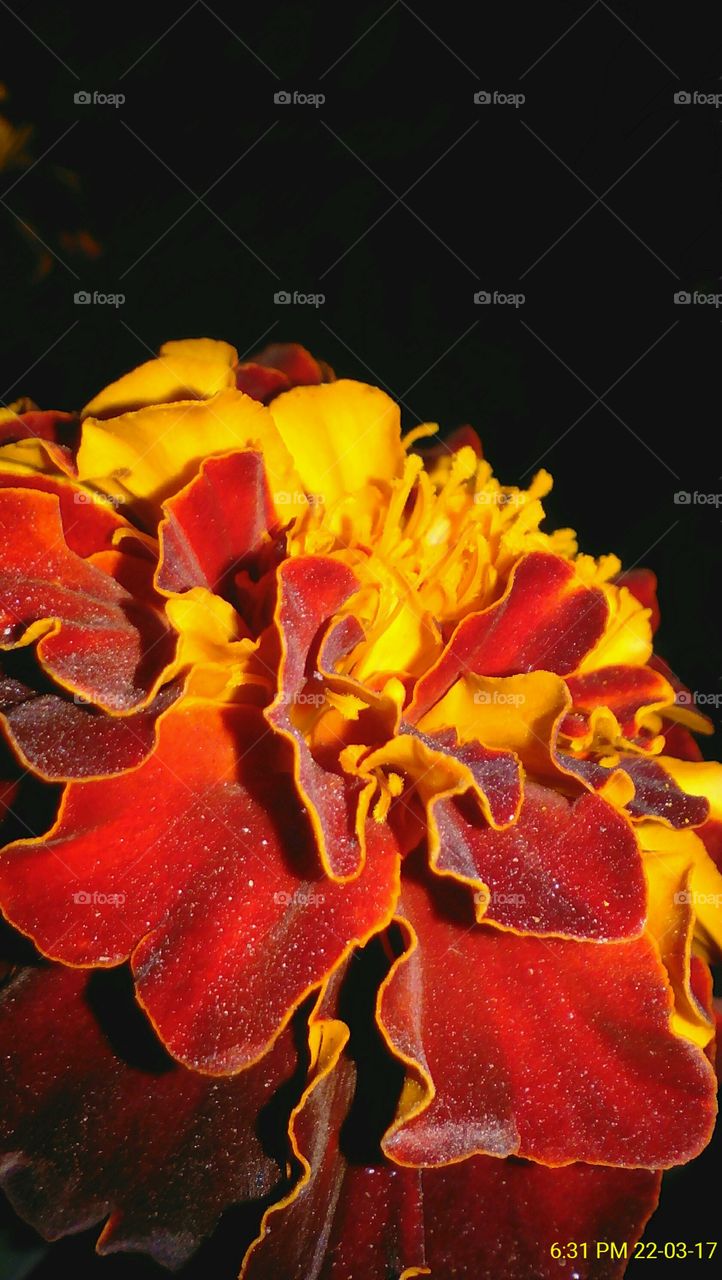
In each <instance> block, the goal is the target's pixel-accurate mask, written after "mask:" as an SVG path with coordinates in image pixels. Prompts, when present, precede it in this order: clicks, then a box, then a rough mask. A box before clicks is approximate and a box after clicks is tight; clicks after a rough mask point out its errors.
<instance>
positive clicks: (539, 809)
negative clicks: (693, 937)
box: [434, 782, 646, 939]
mask: <svg viewBox="0 0 722 1280" xmlns="http://www.w3.org/2000/svg"><path fill="white" fill-rule="evenodd" d="M434 816H435V818H436V823H437V826H438V830H439V836H440V840H441V845H440V850H439V854H438V858H437V860H436V861H437V866H438V869H439V870H440V871H445V872H448V873H451V874H453V875H455V876H458V877H459V878H461V879H464V880H467V881H469V882H470V883H471V884H474V885H476V886H478V887H480V888H482V890H484V889H486V890H488V893H486V892H484V893H483V896H482V898H481V904H482V907H483V906H486V912H485V918H486V919H487V920H493V921H495V922H496V923H497V924H500V925H502V926H504V927H505V928H507V929H515V930H519V931H520V932H523V933H533V934H537V935H539V934H561V935H563V936H566V937H573V938H589V939H613V938H627V937H635V936H636V935H638V934H639V933H640V932H641V930H642V929H643V928H644V921H645V916H646V891H645V880H644V872H643V870H642V861H641V858H640V855H639V851H638V847H637V841H636V839H635V836H634V833H633V831H632V828H631V825H630V824H629V822H628V821H625V819H624V818H623V817H622V815H621V814H620V813H618V812H617V811H616V810H615V809H613V808H612V807H611V805H609V804H607V802H606V801H605V800H602V799H601V798H600V797H599V796H591V795H584V796H581V797H580V798H579V799H578V800H577V801H576V802H575V803H574V804H572V803H571V802H570V801H569V800H567V799H566V798H565V797H564V796H562V795H559V794H558V792H556V791H552V790H550V789H549V788H548V787H540V786H537V785H536V784H535V783H532V782H527V784H526V787H525V790H524V803H523V805H522V808H521V813H520V815H519V819H518V821H517V822H516V823H515V824H514V825H513V826H511V827H507V828H506V829H505V830H503V831H495V830H494V829H493V828H492V827H489V826H486V824H484V823H483V821H482V820H480V818H479V817H478V816H477V815H476V814H475V813H474V812H473V810H471V808H470V806H469V805H468V804H465V803H464V801H463V800H461V801H457V800H447V801H442V802H441V803H440V804H437V805H436V807H435V809H434ZM478 896H479V895H477V897H478ZM487 903H488V905H487Z"/></svg>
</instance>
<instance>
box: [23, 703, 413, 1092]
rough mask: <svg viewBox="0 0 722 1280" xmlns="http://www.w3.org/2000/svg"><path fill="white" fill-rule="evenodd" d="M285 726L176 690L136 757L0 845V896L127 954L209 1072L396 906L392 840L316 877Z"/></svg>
mask: <svg viewBox="0 0 722 1280" xmlns="http://www.w3.org/2000/svg"><path fill="white" fill-rule="evenodd" d="M278 746H279V744H278V740H277V739H275V738H274V737H273V736H272V735H271V734H270V733H269V732H268V729H267V727H266V726H265V724H264V721H263V719H262V717H261V715H260V713H259V712H258V711H256V710H254V709H253V708H248V707H241V706H232V705H229V706H214V705H211V704H204V703H200V702H198V703H196V702H193V701H191V702H190V703H185V702H181V703H180V704H179V705H178V706H177V707H174V708H173V709H172V710H171V711H169V712H168V714H167V715H165V716H164V717H163V718H162V720H161V722H160V727H159V732H158V745H157V747H156V750H155V751H154V753H153V754H152V755H151V756H150V757H149V759H148V760H146V761H145V763H144V764H142V765H141V766H140V768H138V769H135V770H134V771H132V772H129V773H125V774H122V775H120V776H118V777H116V778H109V779H106V780H103V781H93V782H80V783H71V784H70V785H69V786H68V787H67V788H66V790H65V793H64V797H63V802H62V805H61V809H60V812H59V815H58V819H57V822H56V824H55V826H54V827H53V829H52V830H51V831H50V832H49V833H48V835H47V836H46V837H45V838H44V840H41V841H37V840H27V841H26V840H22V841H18V842H17V843H16V844H14V845H10V846H9V847H8V848H7V849H6V850H5V851H4V853H3V854H2V856H0V903H2V907H3V910H4V912H5V913H6V915H7V917H8V919H9V920H10V921H11V922H12V923H13V924H15V925H16V926H17V927H18V928H19V929H21V931H22V932H23V933H26V934H28V935H30V937H31V938H32V939H33V941H34V942H35V943H36V945H37V946H38V947H39V948H40V950H41V951H42V952H43V953H44V954H46V955H48V956H50V957H51V958H53V959H57V960H60V961H62V962H63V963H65V964H71V965H81V966H85V965H88V966H90V965H94V966H108V965H115V964H119V963H120V962H121V961H123V960H126V959H128V958H129V957H132V964H133V970H134V973H135V979H136V988H137V993H138V998H139V1000H140V1002H141V1004H142V1005H143V1006H144V1007H145V1008H146V1009H147V1011H148V1013H149V1015H150V1017H151V1019H152V1020H153V1022H154V1024H155V1026H156V1028H157V1030H158V1033H159V1035H160V1037H161V1039H162V1040H163V1042H164V1044H165V1045H166V1046H167V1048H168V1049H169V1051H170V1052H171V1053H172V1054H173V1056H174V1057H175V1058H177V1059H178V1060H179V1061H181V1062H183V1063H185V1064H186V1065H187V1066H189V1067H192V1068H195V1069H197V1070H201V1071H206V1072H209V1073H213V1074H223V1073H227V1072H233V1071H239V1070H242V1069H244V1068H246V1067H248V1066H250V1065H251V1064H252V1063H253V1062H255V1061H257V1060H258V1059H259V1058H260V1057H261V1056H262V1055H263V1053H265V1052H266V1051H267V1049H268V1047H269V1046H270V1045H271V1044H272V1043H273V1041H274V1040H275V1038H276V1037H277V1035H278V1034H279V1032H280V1030H281V1028H282V1027H283V1026H284V1025H285V1024H286V1023H287V1022H288V1020H289V1018H290V1016H291V1014H292V1013H293V1011H294V1010H295V1008H296V1007H297V1006H298V1004H299V1003H300V1001H301V1000H302V999H303V998H304V997H305V996H306V994H307V993H308V992H309V990H310V989H311V988H313V987H314V986H316V985H317V984H319V983H320V982H322V981H323V980H324V979H325V978H326V977H327V976H328V974H330V973H331V972H332V970H333V969H334V968H335V967H336V966H337V965H338V964H339V963H340V962H341V960H342V959H343V958H344V956H345V954H346V953H347V952H348V951H349V950H350V949H351V948H352V947H353V946H355V945H357V944H360V943H361V942H363V941H365V940H366V938H368V937H369V936H371V934H372V933H374V932H376V930H378V929H380V928H383V927H384V926H385V925H386V923H387V922H388V920H389V919H390V917H391V915H392V913H393V910H394V906H395V902H396V898H397V895H398V862H399V858H398V853H397V850H396V846H395V844H394V842H393V840H392V837H391V835H390V833H389V832H388V831H387V830H386V829H385V828H382V827H380V826H377V824H375V823H369V824H368V830H367V839H368V841H369V842H370V848H371V850H372V854H373V856H372V857H371V858H370V859H369V863H368V865H367V868H366V870H365V872H364V874H363V875H362V876H360V877H359V878H358V879H357V880H355V881H353V882H352V883H351V884H349V885H341V884H338V883H335V882H332V881H328V880H326V879H325V878H324V877H323V876H322V875H321V874H320V873H319V869H318V866H317V864H316V861H315V856H314V852H315V851H314V848H313V843H312V840H311V838H310V832H308V830H307V828H306V825H305V822H304V818H303V814H302V813H301V811H300V808H299V805H298V803H297V801H296V800H295V797H294V794H293V790H292V782H291V779H290V777H289V775H288V773H287V771H286V767H285V764H286V762H285V761H283V762H281V761H279V754H278Z"/></svg>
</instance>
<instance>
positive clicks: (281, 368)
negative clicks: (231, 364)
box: [236, 342, 333, 404]
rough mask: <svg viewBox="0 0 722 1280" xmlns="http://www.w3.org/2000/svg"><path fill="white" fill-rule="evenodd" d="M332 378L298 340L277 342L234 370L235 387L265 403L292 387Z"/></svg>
mask: <svg viewBox="0 0 722 1280" xmlns="http://www.w3.org/2000/svg"><path fill="white" fill-rule="evenodd" d="M330 381H333V373H332V371H331V370H330V369H329V368H328V366H327V365H324V364H323V363H322V362H320V361H318V360H315V359H314V358H313V356H312V355H311V353H310V351H307V350H306V348H305V347H302V346H300V345H299V344H298V343H297V342H277V343H272V344H271V345H270V346H268V347H264V349H263V351H261V352H259V354H258V355H257V356H254V358H253V360H249V361H247V362H245V363H244V364H239V366H238V368H237V370H236V386H237V388H238V389H239V391H245V393H246V395H247V396H252V398H253V399H254V400H261V401H262V402H263V403H264V404H268V403H269V401H271V400H272V399H273V398H274V396H277V395H278V394H279V392H281V391H288V390H289V389H290V388H291V387H300V386H315V385H317V384H318V383H319V382H330Z"/></svg>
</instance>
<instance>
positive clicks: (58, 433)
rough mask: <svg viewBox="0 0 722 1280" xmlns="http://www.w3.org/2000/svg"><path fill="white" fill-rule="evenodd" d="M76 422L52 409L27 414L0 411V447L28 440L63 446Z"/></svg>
mask: <svg viewBox="0 0 722 1280" xmlns="http://www.w3.org/2000/svg"><path fill="white" fill-rule="evenodd" d="M76 421H77V419H76V418H75V416H74V415H73V414H72V413H60V412H58V411H57V410H53V409H46V410H33V409H31V410H29V411H28V412H27V413H18V414H11V413H7V414H6V413H3V412H2V411H0V445H4V444H15V442H16V441H18V440H28V439H30V440H48V441H50V442H51V443H54V444H63V443H64V442H65V441H66V440H67V438H68V436H69V434H70V431H71V428H72V425H73V424H74V423H75V422H76Z"/></svg>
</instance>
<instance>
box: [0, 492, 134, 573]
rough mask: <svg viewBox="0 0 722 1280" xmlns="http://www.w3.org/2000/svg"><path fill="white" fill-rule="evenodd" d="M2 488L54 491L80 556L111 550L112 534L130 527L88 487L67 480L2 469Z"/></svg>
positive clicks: (67, 537) (68, 539) (71, 542)
mask: <svg viewBox="0 0 722 1280" xmlns="http://www.w3.org/2000/svg"><path fill="white" fill-rule="evenodd" d="M2 489H40V490H42V491H43V492H44V493H53V494H55V495H56V497H57V498H58V500H59V502H60V518H61V521H62V525H63V533H64V535H65V541H66V542H67V544H68V546H69V547H70V550H71V551H75V552H76V554H77V555H79V556H83V557H85V556H90V555H93V553H94V552H96V551H109V550H110V548H111V547H112V545H113V535H114V533H115V532H116V530H118V529H129V528H130V527H131V526H130V525H129V524H128V522H127V521H126V520H124V519H123V517H122V516H120V515H118V513H117V511H114V510H113V508H112V507H110V506H108V505H107V504H106V503H104V502H100V501H98V502H96V501H93V500H92V497H91V495H90V493H89V492H88V491H87V489H81V488H80V487H79V486H78V485H74V484H72V483H71V482H70V481H67V480H60V479H56V478H55V477H53V476H44V475H29V474H28V475H22V476H17V475H10V474H8V473H3V472H0V490H2Z"/></svg>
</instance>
